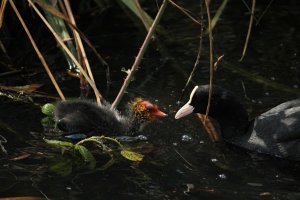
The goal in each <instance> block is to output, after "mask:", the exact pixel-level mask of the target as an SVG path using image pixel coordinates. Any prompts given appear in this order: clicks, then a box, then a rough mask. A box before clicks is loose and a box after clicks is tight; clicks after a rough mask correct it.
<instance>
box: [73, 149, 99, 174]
mask: <svg viewBox="0 0 300 200" xmlns="http://www.w3.org/2000/svg"><path fill="white" fill-rule="evenodd" d="M75 149H76V150H78V151H79V153H80V155H81V156H82V158H83V159H84V161H85V162H89V163H90V168H92V169H94V168H95V166H96V159H95V157H94V156H93V154H92V153H91V152H90V151H89V150H88V149H87V148H86V147H85V146H83V145H80V144H77V145H75Z"/></svg>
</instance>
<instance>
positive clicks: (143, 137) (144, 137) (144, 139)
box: [136, 135, 148, 141]
mask: <svg viewBox="0 0 300 200" xmlns="http://www.w3.org/2000/svg"><path fill="white" fill-rule="evenodd" d="M136 138H137V139H138V140H141V141H147V140H148V138H147V137H146V136H144V135H138V136H137V137H136Z"/></svg>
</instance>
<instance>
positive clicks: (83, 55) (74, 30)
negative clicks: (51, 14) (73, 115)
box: [64, 0, 101, 104]
mask: <svg viewBox="0 0 300 200" xmlns="http://www.w3.org/2000/svg"><path fill="white" fill-rule="evenodd" d="M64 3H65V7H66V11H67V13H68V16H69V19H70V22H71V23H72V24H73V25H74V26H76V21H75V18H74V15H73V12H72V9H71V6H70V2H69V0H64ZM72 30H73V34H74V38H75V41H76V44H77V48H78V51H79V53H80V54H81V55H82V58H83V62H84V64H85V67H86V69H87V72H88V74H89V77H90V78H91V80H92V81H93V82H95V80H94V76H93V73H92V70H91V67H90V64H89V61H88V59H87V55H86V53H85V50H84V47H83V44H82V41H81V38H80V36H79V33H78V32H77V31H76V29H72ZM94 92H95V91H94ZM95 96H96V100H97V103H98V104H100V101H101V99H100V97H99V96H98V95H97V94H96V93H95Z"/></svg>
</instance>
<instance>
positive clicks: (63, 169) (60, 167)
mask: <svg viewBox="0 0 300 200" xmlns="http://www.w3.org/2000/svg"><path fill="white" fill-rule="evenodd" d="M73 162H74V161H73V160H72V159H70V158H65V157H63V158H60V159H58V160H57V161H56V162H54V163H52V164H50V171H52V172H54V173H57V174H59V175H61V176H67V175H69V174H71V173H72V171H73Z"/></svg>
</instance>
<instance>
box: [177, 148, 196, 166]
mask: <svg viewBox="0 0 300 200" xmlns="http://www.w3.org/2000/svg"><path fill="white" fill-rule="evenodd" d="M174 151H175V152H176V153H177V154H178V155H179V156H180V158H182V160H183V161H184V162H185V163H187V164H188V165H189V166H190V167H195V166H194V165H193V164H192V163H190V162H189V161H188V160H187V159H185V158H184V157H183V156H182V155H181V153H179V152H178V151H177V149H175V148H174Z"/></svg>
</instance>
